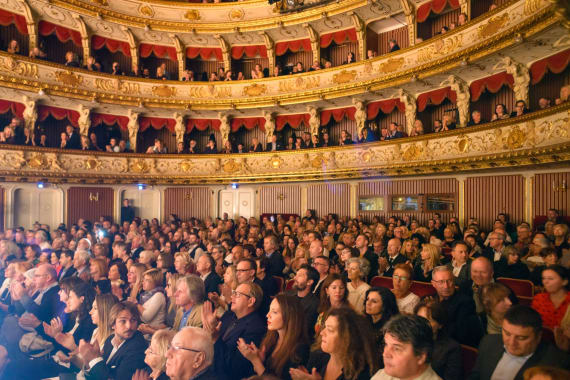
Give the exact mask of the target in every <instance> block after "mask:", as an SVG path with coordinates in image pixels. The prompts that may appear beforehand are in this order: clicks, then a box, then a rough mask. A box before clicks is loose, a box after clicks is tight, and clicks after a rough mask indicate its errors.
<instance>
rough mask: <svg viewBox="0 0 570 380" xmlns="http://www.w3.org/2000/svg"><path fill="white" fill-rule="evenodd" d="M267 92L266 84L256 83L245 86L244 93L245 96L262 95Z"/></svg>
mask: <svg viewBox="0 0 570 380" xmlns="http://www.w3.org/2000/svg"><path fill="white" fill-rule="evenodd" d="M266 93H267V86H266V85H264V84H257V83H254V84H252V85H251V86H246V87H244V88H243V95H245V96H260V95H264V94H266Z"/></svg>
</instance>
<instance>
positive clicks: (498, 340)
mask: <svg viewBox="0 0 570 380" xmlns="http://www.w3.org/2000/svg"><path fill="white" fill-rule="evenodd" d="M541 338H542V319H541V318H540V314H539V313H538V312H537V311H535V310H534V309H532V308H531V307H529V306H525V305H517V306H513V307H511V308H510V309H509V310H508V311H507V313H506V314H505V317H504V318H503V324H502V334H490V335H486V336H485V337H484V338H483V340H482V341H481V344H480V345H479V355H478V356H477V362H476V363H475V367H474V368H473V371H472V372H471V376H470V377H469V379H470V380H480V379H481V380H482V379H485V380H487V379H491V380H494V379H514V380H522V379H523V373H524V372H525V370H526V369H527V368H530V367H536V366H553V367H558V368H565V369H568V368H570V358H569V357H568V354H566V353H563V352H561V351H559V350H558V349H557V348H556V347H554V346H553V345H552V344H550V343H548V342H544V341H541Z"/></svg>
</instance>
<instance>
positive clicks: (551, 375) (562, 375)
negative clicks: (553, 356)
mask: <svg viewBox="0 0 570 380" xmlns="http://www.w3.org/2000/svg"><path fill="white" fill-rule="evenodd" d="M568 378H570V372H569V371H567V370H565V369H562V368H556V367H550V366H536V367H531V368H528V369H527V370H525V371H524V373H523V380H565V379H568Z"/></svg>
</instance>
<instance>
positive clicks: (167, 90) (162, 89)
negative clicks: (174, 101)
mask: <svg viewBox="0 0 570 380" xmlns="http://www.w3.org/2000/svg"><path fill="white" fill-rule="evenodd" d="M152 94H153V95H154V96H158V97H161V98H172V97H173V96H176V87H171V86H167V85H162V86H153V87H152Z"/></svg>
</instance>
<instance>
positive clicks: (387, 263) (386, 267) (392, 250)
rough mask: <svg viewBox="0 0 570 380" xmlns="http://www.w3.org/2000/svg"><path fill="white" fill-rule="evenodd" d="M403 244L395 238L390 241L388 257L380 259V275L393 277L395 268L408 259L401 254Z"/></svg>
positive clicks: (387, 251)
mask: <svg viewBox="0 0 570 380" xmlns="http://www.w3.org/2000/svg"><path fill="white" fill-rule="evenodd" d="M401 248H402V242H401V241H400V239H398V238H393V239H390V240H389V241H388V249H387V250H386V253H387V256H386V257H380V258H379V259H378V275H379V276H386V277H392V275H393V274H394V268H395V267H396V265H398V264H404V263H405V262H406V261H408V259H407V258H406V256H404V255H401V254H400V249H401Z"/></svg>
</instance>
